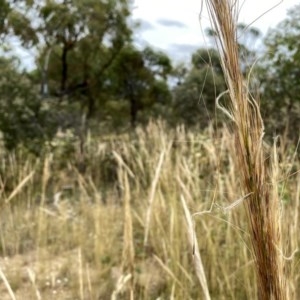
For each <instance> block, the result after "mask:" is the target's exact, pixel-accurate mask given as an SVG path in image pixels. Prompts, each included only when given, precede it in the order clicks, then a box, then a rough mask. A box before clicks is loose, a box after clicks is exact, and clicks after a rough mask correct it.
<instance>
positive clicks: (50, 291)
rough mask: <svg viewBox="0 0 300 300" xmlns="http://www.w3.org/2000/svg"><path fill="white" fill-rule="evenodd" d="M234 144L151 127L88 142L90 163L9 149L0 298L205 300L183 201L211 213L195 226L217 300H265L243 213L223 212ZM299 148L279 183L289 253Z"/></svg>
mask: <svg viewBox="0 0 300 300" xmlns="http://www.w3.org/2000/svg"><path fill="white" fill-rule="evenodd" d="M233 137H234V135H232V134H231V133H230V132H229V131H228V130H227V129H224V130H220V131H219V132H218V133H213V132H212V131H211V130H207V131H206V132H203V133H201V134H200V133H196V132H191V131H188V130H186V129H185V128H184V127H178V128H177V129H175V130H169V129H167V128H166V127H165V126H164V125H163V124H161V123H150V124H149V125H148V126H147V127H146V128H140V127H138V128H137V129H136V131H135V133H134V134H123V135H122V136H107V137H102V138H97V137H92V136H90V137H89V139H87V140H86V141H85V144H84V152H83V154H82V149H81V146H80V144H79V143H78V144H77V143H76V142H74V143H71V144H70V145H68V147H59V148H57V149H54V150H51V151H50V150H49V151H48V152H45V153H44V154H43V156H42V157H41V158H39V159H37V158H33V157H30V156H29V155H28V154H26V153H25V152H24V151H23V150H22V149H19V150H18V151H17V152H15V153H6V152H4V151H2V152H1V153H0V174H1V180H0V182H1V193H0V201H1V207H2V209H1V218H0V252H1V258H0V268H1V270H2V274H3V276H2V278H6V285H4V284H3V285H0V294H1V299H4V300H6V299H12V297H15V298H16V299H37V298H38V297H41V299H53V297H55V298H56V299H112V297H114V299H129V298H130V297H134V299H157V298H159V297H161V298H163V299H164V298H172V299H203V297H204V296H203V295H204V294H203V291H202V289H201V288H200V286H199V279H200V278H201V276H202V275H201V273H199V272H198V271H199V270H197V269H195V258H194V257H193V252H192V245H191V243H190V242H189V238H190V237H189V235H188V231H187V226H186V217H185V213H184V210H183V207H182V200H181V199H182V197H183V198H184V199H185V202H186V207H187V208H188V210H189V211H190V212H191V213H194V212H197V211H207V210H210V208H212V210H211V213H210V214H203V215H201V217H196V218H195V219H194V220H195V222H196V224H197V227H196V229H197V230H196V238H197V241H198V246H199V255H200V256H201V261H202V264H203V269H204V272H205V277H206V283H205V281H203V282H204V283H203V286H205V285H207V289H208V290H209V294H210V297H211V298H212V299H258V298H257V291H258V289H259V288H260V287H259V286H258V285H257V284H256V282H255V280H254V275H255V264H254V262H253V258H252V255H251V251H250V249H249V248H248V245H249V239H250V237H251V236H250V235H249V233H248V230H247V222H246V220H247V218H246V216H247V215H246V213H245V212H244V211H243V210H241V208H240V207H239V206H237V207H235V208H232V209H230V210H224V209H219V207H223V208H224V207H225V208H226V207H228V206H229V205H231V203H233V202H234V201H235V200H236V199H239V198H241V196H242V195H241V188H240V186H239V184H237V183H238V182H239V180H240V177H241V175H240V173H238V172H237V171H236V165H235V163H234V161H235V158H236V155H235V152H234V149H235V147H236V144H235V140H234V138H233ZM292 147H293V146H292V145H290V144H288V142H286V143H285V144H282V148H280V149H279V151H280V153H281V157H282V159H281V161H278V162H277V167H278V168H279V170H280V172H278V174H285V175H284V176H283V177H280V176H279V175H278V176H279V178H277V179H274V180H277V181H276V182H277V186H278V188H279V192H280V194H281V195H282V197H281V199H282V213H283V215H284V217H285V218H286V219H287V220H289V222H283V224H282V232H283V237H284V240H283V242H284V243H285V244H287V249H286V252H285V253H292V252H293V251H294V250H295V248H296V247H297V245H298V243H299V234H297V229H298V225H299V209H300V208H299V193H300V177H299V174H296V175H293V176H289V174H292V173H294V172H295V171H297V170H299V165H300V164H299V161H298V159H297V157H296V156H294V155H293V154H294V151H293V150H292ZM70 149H71V150H70ZM82 155H83V157H82ZM79 161H80V164H82V163H84V164H85V165H84V167H82V165H80V167H79V164H78V163H79ZM32 172H34V173H32ZM31 173H32V174H33V175H31V177H30V178H28V179H27V180H26V181H25V182H24V183H23V184H21V183H22V182H23V181H24V178H27V176H28V175H29V174H31ZM274 178H275V177H274ZM16 189H17V190H18V192H17V193H14V190H16ZM12 193H14V197H13V198H11V200H10V201H9V202H7V201H6V200H7V199H8V198H9V197H10V195H12ZM248 200H249V199H247V200H244V201H248ZM212 203H214V205H213V206H212ZM245 203H246V202H245ZM150 206H151V213H150V221H148V215H149V207H150ZM146 228H147V230H146ZM145 232H147V243H146V244H145ZM287 241H289V242H288V243H287ZM299 258H300V256H299V254H298V252H297V253H295V255H294V256H293V257H292V258H291V260H289V261H287V262H286V267H287V269H288V270H289V273H290V278H291V280H289V281H288V284H289V287H290V291H291V295H290V299H297V295H299V292H300V290H299V286H300V278H299V272H298V263H299ZM28 270H30V271H28ZM200 280H203V278H202V279H200ZM206 293H208V292H206ZM38 295H39V296H38ZM132 295H133V296H132ZM206 295H207V294H206Z"/></svg>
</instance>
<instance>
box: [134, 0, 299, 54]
mask: <svg viewBox="0 0 300 300" xmlns="http://www.w3.org/2000/svg"><path fill="white" fill-rule="evenodd" d="M201 3H205V0H148V1H147V0H135V9H134V11H133V17H134V18H139V19H143V20H146V21H147V22H150V23H151V24H155V29H153V30H148V31H147V32H144V33H143V34H141V35H140V36H139V38H140V39H142V40H143V41H144V42H147V43H150V44H151V45H153V46H154V47H157V48H160V49H163V50H166V51H168V52H169V53H170V54H173V56H175V57H176V56H177V55H176V54H175V53H172V49H171V48H172V47H170V46H171V45H172V44H185V45H187V44H188V45H191V46H192V45H195V46H196V45H198V46H199V47H201V46H203V45H204V43H205V42H204V35H203V32H202V31H201V28H202V29H203V30H204V29H205V28H207V27H210V23H209V18H208V14H207V12H206V11H205V9H203V11H202V14H201V18H200V19H199V14H200V10H201ZM298 3H299V1H297V0H284V1H274V0H245V1H240V4H241V5H242V6H241V12H240V16H239V21H240V22H243V23H246V24H251V23H252V22H254V23H253V26H254V27H257V28H259V29H260V30H261V31H262V32H263V33H264V34H265V33H266V32H267V30H268V29H269V27H275V26H276V25H277V24H278V23H279V22H280V21H281V20H283V19H284V18H285V17H286V11H287V9H288V8H291V7H293V6H294V5H296V4H298ZM276 5H277V6H276ZM275 6H276V7H275ZM159 19H168V20H176V21H178V22H180V23H183V24H185V27H182V28H176V27H164V26H162V25H159V23H157V20H159ZM191 48H192V47H191ZM177 57H178V56H177ZM181 57H182V56H181Z"/></svg>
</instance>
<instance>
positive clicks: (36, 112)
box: [0, 58, 55, 153]
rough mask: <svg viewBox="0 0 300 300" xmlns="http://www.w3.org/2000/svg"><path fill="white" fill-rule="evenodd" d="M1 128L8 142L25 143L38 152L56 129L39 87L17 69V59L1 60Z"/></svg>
mask: <svg viewBox="0 0 300 300" xmlns="http://www.w3.org/2000/svg"><path fill="white" fill-rule="evenodd" d="M0 67H1V76H0V130H1V131H2V133H3V139H4V143H5V146H6V147H7V148H8V149H13V148H15V147H16V146H18V145H19V144H24V145H25V146H26V147H27V148H28V149H29V150H30V151H33V152H35V153H38V152H39V151H40V150H41V145H42V144H43V142H44V141H45V140H47V139H50V138H51V136H52V135H53V134H54V133H55V131H54V128H53V127H52V122H53V121H52V120H53V119H52V118H51V115H50V113H48V112H46V111H45V110H43V109H42V106H41V102H40V99H38V98H37V93H36V91H35V88H34V87H33V86H32V85H31V82H30V81H29V80H28V78H27V76H26V75H25V74H21V73H19V72H18V71H17V70H16V66H15V60H13V59H11V60H6V59H3V58H2V59H1V60H0Z"/></svg>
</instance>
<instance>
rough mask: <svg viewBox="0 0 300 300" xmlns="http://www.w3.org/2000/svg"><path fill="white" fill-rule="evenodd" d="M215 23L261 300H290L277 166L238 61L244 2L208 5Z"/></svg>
mask: <svg viewBox="0 0 300 300" xmlns="http://www.w3.org/2000/svg"><path fill="white" fill-rule="evenodd" d="M206 3H207V7H208V12H209V14H210V20H211V23H212V26H213V28H214V29H215V31H216V35H217V44H218V47H219V52H220V56H221V62H222V68H223V71H224V75H225V79H226V82H227V86H228V94H229V96H230V103H229V105H228V109H225V108H223V107H221V106H220V105H219V104H218V105H219V108H221V109H222V110H223V111H224V112H225V113H226V114H227V115H228V116H230V118H231V120H232V121H233V123H234V125H233V129H234V135H235V146H236V151H235V153H236V159H235V161H236V164H237V167H238V169H239V170H240V176H241V185H242V190H243V191H244V193H245V194H247V195H248V197H247V198H245V200H244V201H243V202H244V204H245V207H246V212H247V217H248V218H247V219H248V223H249V233H250V241H251V245H252V252H253V254H252V255H253V258H254V262H255V267H256V273H257V283H258V287H259V289H258V297H259V299H265V300H269V299H278V300H280V299H289V291H288V285H287V283H286V271H285V268H284V259H283V255H282V253H283V248H282V233H281V222H282V218H281V215H280V206H281V204H280V200H279V198H278V184H277V182H278V179H279V177H278V175H279V172H278V161H277V151H276V147H275V145H274V148H273V149H274V150H273V152H271V153H269V152H270V151H267V150H266V149H265V148H264V145H263V137H264V124H263V120H262V117H261V114H260V109H259V104H258V101H256V100H255V99H254V98H253V96H252V95H251V94H250V92H249V91H248V86H247V84H248V83H246V80H245V78H243V74H242V70H241V67H240V61H239V46H238V41H237V39H238V37H237V22H238V20H237V19H238V13H239V9H240V7H239V1H232V0H207V1H206Z"/></svg>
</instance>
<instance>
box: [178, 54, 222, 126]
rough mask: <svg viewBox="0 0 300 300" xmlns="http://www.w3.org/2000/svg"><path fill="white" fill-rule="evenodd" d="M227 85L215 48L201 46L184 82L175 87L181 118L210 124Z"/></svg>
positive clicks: (189, 121)
mask: <svg viewBox="0 0 300 300" xmlns="http://www.w3.org/2000/svg"><path fill="white" fill-rule="evenodd" d="M225 89H226V86H225V82H224V77H223V73H222V69H221V64H220V59H219V55H218V53H217V51H216V50H215V49H199V50H198V51H196V52H195V53H194V54H193V55H192V68H191V69H190V70H189V72H188V73H187V75H186V76H185V77H184V80H183V82H181V84H180V85H177V86H176V87H175V88H174V89H173V95H174V100H173V107H174V112H175V116H176V118H177V119H179V120H181V121H183V122H185V123H186V124H187V125H196V124H199V125H200V126H202V127H204V126H206V125H207V124H208V123H209V122H210V120H211V119H213V118H214V116H215V113H216V112H215V101H216V98H217V96H218V95H219V94H220V93H221V92H223V91H225Z"/></svg>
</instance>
